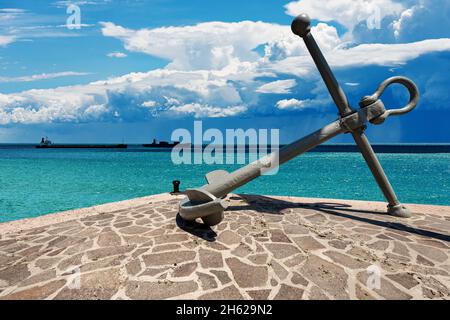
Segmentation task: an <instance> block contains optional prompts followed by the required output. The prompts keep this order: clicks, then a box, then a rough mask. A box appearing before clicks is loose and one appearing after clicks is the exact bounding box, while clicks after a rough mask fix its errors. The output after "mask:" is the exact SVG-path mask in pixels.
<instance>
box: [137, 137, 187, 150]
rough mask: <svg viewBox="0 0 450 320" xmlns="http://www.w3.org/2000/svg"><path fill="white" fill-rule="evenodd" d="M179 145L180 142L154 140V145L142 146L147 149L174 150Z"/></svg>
mask: <svg viewBox="0 0 450 320" xmlns="http://www.w3.org/2000/svg"><path fill="white" fill-rule="evenodd" d="M178 144H180V143H179V142H178V141H176V142H173V143H170V142H167V141H159V142H157V141H156V139H153V142H152V143H147V144H143V145H142V146H143V147H145V148H173V147H175V146H176V145H178Z"/></svg>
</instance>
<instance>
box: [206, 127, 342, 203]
mask: <svg viewBox="0 0 450 320" xmlns="http://www.w3.org/2000/svg"><path fill="white" fill-rule="evenodd" d="M345 131H346V129H345V128H343V127H342V126H341V123H340V120H336V121H334V122H332V123H330V124H328V125H327V126H325V127H323V128H322V129H320V130H317V131H315V132H313V133H311V134H310V135H307V136H306V137H304V138H302V139H299V140H297V141H294V142H293V143H291V144H289V145H287V146H285V147H284V148H282V149H280V150H279V151H278V152H273V153H271V154H269V155H267V156H265V157H264V158H262V159H260V160H257V161H255V162H252V163H250V164H249V165H247V166H245V167H243V168H240V169H238V170H236V171H234V172H232V173H230V174H229V175H228V176H226V177H224V179H222V180H221V181H218V182H215V183H211V184H207V185H205V186H203V187H202V188H201V189H203V190H206V191H208V192H209V193H211V194H213V195H214V196H216V197H218V198H221V197H224V196H226V195H227V194H228V193H230V192H231V191H233V190H235V189H237V188H239V187H240V186H242V185H244V184H246V183H248V182H250V181H252V180H253V179H255V178H257V177H259V176H260V175H261V174H263V173H264V172H265V170H267V171H268V170H269V169H275V168H276V167H278V166H279V165H282V164H283V163H285V162H287V161H289V160H291V159H292V158H295V157H297V156H299V155H301V154H302V153H305V152H307V151H309V150H311V149H312V148H314V147H316V146H318V145H319V144H322V143H324V142H326V141H328V140H330V139H331V138H333V137H335V136H337V135H338V134H340V133H343V132H345Z"/></svg>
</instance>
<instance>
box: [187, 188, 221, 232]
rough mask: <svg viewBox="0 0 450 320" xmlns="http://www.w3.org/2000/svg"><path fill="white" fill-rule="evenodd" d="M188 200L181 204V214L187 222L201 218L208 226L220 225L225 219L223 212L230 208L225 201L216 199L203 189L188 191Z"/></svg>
mask: <svg viewBox="0 0 450 320" xmlns="http://www.w3.org/2000/svg"><path fill="white" fill-rule="evenodd" d="M186 195H187V198H185V199H183V200H182V201H181V202H180V208H179V213H180V216H181V217H182V218H183V219H184V220H186V221H194V220H195V219H197V218H201V219H202V220H203V222H204V223H205V224H206V225H208V226H215V225H216V224H219V223H220V222H221V221H222V220H223V217H224V214H223V212H224V211H225V209H226V208H227V207H228V204H227V203H226V202H225V200H223V199H220V198H216V197H215V196H214V195H213V194H211V193H209V192H208V191H205V190H203V189H188V190H186Z"/></svg>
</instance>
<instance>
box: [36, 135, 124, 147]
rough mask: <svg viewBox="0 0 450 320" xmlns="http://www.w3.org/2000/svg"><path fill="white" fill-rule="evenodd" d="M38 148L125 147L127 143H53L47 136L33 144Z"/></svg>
mask: <svg viewBox="0 0 450 320" xmlns="http://www.w3.org/2000/svg"><path fill="white" fill-rule="evenodd" d="M35 147H36V148H38V149H126V148H128V145H126V144H124V143H119V144H53V143H52V142H51V141H50V140H49V139H48V138H47V137H45V138H42V139H41V143H39V144H38V145H36V146H35Z"/></svg>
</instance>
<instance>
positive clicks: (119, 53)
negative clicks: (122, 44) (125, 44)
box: [107, 52, 127, 58]
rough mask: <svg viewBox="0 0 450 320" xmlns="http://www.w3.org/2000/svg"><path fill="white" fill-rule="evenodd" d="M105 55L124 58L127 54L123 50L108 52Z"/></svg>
mask: <svg viewBox="0 0 450 320" xmlns="http://www.w3.org/2000/svg"><path fill="white" fill-rule="evenodd" d="M107 56H108V57H110V58H126V57H127V54H126V53H123V52H110V53H108V54H107Z"/></svg>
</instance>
